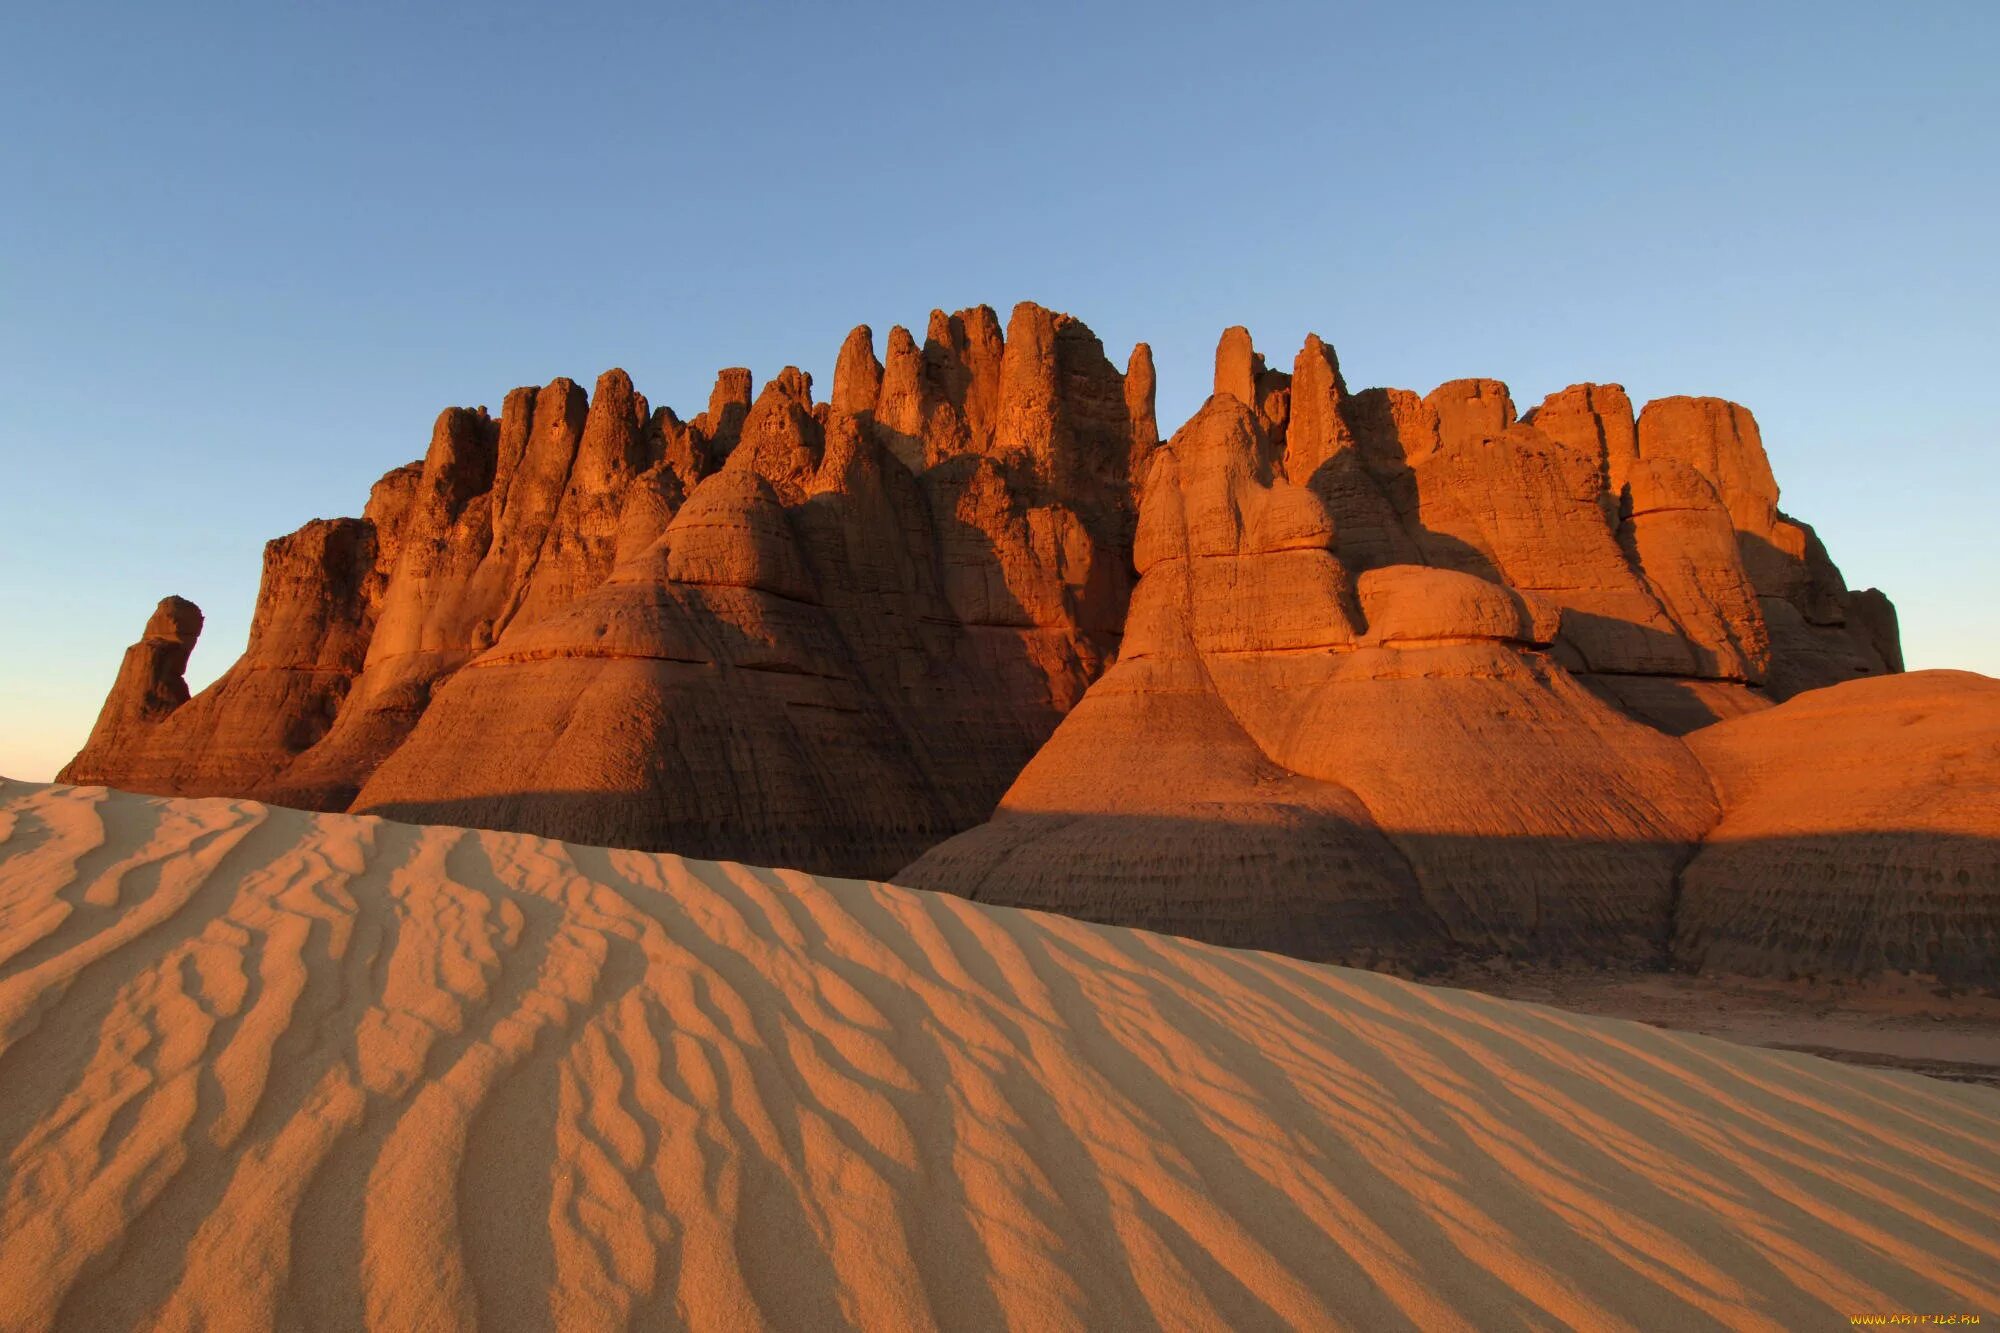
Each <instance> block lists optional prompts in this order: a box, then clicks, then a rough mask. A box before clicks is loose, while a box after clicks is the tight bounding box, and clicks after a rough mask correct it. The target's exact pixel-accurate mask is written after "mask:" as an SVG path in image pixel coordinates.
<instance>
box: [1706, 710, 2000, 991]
mask: <svg viewBox="0 0 2000 1333" xmlns="http://www.w3.org/2000/svg"><path fill="white" fill-rule="evenodd" d="M1688 745H1689V747H1690V748H1691V749H1692V750H1693V751H1694V753H1695V755H1696V756H1697V757H1698V758H1699V759H1700V760H1701V761H1702V763H1703V764H1704V765H1705V766H1706V767H1707V769H1708V771H1709V773H1710V774H1711V775H1712V776H1713V777H1714V779H1715V787H1716V792H1717V794H1718V795H1719V796H1720V797H1721V799H1722V803H1723V811H1724V814H1723V818H1722V820H1721V822H1720V823H1718V824H1717V825H1716V826H1715V828H1714V829H1713V830H1712V831H1711V832H1710V833H1709V835H1708V839H1707V841H1706V842H1705V843H1704V844H1703V845H1702V847H1701V850H1700V852H1699V854H1697V855H1696V856H1695V858H1694V860H1693V861H1692V862H1691V863H1690V864H1689V865H1688V867H1687V869H1686V870H1685V871H1684V872H1683V874H1682V877H1681V879H1682V890H1681V903H1680V911H1679V913H1678V915H1677V918H1676V921H1675V946H1674V951H1675V955H1676V957H1677V958H1678V959H1679V960H1680V961H1681V962H1682V963H1683V964H1685V965H1686V966H1689V967H1701V968H1709V969H1719V970H1725V971H1738V972H1762V973H1776V974H1778V975H1805V976H1819V977H1828V976H1831V977H1841V976H1866V975H1868V974H1870V973H1873V972H1878V971H1894V972H1914V973H1919V974H1924V975H1929V976H1936V977H1939V978H1941V979H1943V980H1945V981H1947V982H1958V983H1966V984H1973V985H1984V986H1993V985H2000V681H1995V680H1990V679H1988V678H1987V677H1985V676H1977V675H1973V674H1972V673H1970V672H1966V671H1920V672H1915V673H1913V674H1911V675H1907V676H1893V677H1885V678H1882V679H1875V680H1860V681H1854V682H1851V683H1849V684H1846V685H1842V686H1840V687H1839V688H1837V689H1828V690H1814V691H1812V692H1811V693H1808V694H1803V695H1800V696H1799V697H1797V698H1795V699H1792V700H1790V701H1789V702H1787V703H1784V704H1781V705H1779V706H1778V707H1776V708H1772V709H1767V710H1765V711H1763V712H1760V713H1757V714H1754V715H1752V716H1748V717H1742V718H1738V719H1735V720H1733V721H1729V722H1724V723H1720V724H1718V725H1716V726H1713V727H1707V728H1704V729H1703V730H1701V731H1697V732H1695V733H1693V734H1692V735H1690V736H1689V737H1688Z"/></svg>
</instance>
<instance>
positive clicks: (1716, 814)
mask: <svg viewBox="0 0 2000 1333" xmlns="http://www.w3.org/2000/svg"><path fill="white" fill-rule="evenodd" d="M1154 385H1155V370H1154V366H1153V360H1152V353H1151V350H1150V348H1148V347H1147V346H1146V345H1145V344H1143V343H1141V344H1139V345H1138V347H1136V348H1135V349H1134V350H1133V351H1132V353H1131V356H1130V358H1129V360H1128V361H1127V366H1126V370H1125V371H1124V372H1121V371H1120V370H1119V369H1118V368H1117V367H1116V366H1115V365H1114V364H1113V363H1112V361H1111V360H1110V359H1108V358H1107V357H1106V355H1105V352H1104V349H1103V347H1102V346H1101V344H1100V343H1099V341H1098V339H1097V338H1096V337H1095V336H1094V335H1093V334H1092V333H1091V332H1090V330H1089V329H1088V328H1086V327H1085V326H1084V325H1083V324H1082V323H1080V322H1079V321H1077V320H1075V319H1073V318H1071V317H1070V316H1068V315H1063V314H1058V313H1055V312H1053V311H1050V310H1046V309H1043V308H1042V307H1040V306H1036V305H1032V304H1023V305H1021V306H1018V307H1016V308H1015V310H1014V311H1013V313H1012V315H1011V317H1010V318H1009V319H1008V320H1007V321H1006V323H1005V327H1004V329H1003V327H1002V323H1001V321H1000V319H999V318H998V316H997V315H996V314H995V313H994V312H993V311H992V310H990V309H988V308H985V307H979V308H976V309H972V310H964V311H959V312H957V313H956V314H949V315H948V314H946V313H944V312H942V311H939V312H933V314H932V316H931V318H930V320H929V323H928V326H927V328H926V333H925V337H924V338H923V339H922V341H921V342H920V341H919V340H918V339H916V338H915V337H914V336H913V335H912V334H911V333H909V332H908V331H907V330H905V329H902V328H896V329H893V330H891V332H890V334H889V336H888V338H887V340H886V343H885V344H884V345H883V347H882V352H881V355H880V356H879V357H878V353H877V344H876V339H875V337H874V335H873V334H872V333H871V331H870V330H869V329H868V328H866V327H865V326H864V327H861V328H857V329H856V330H854V332H853V333H852V334H850V335H849V336H848V338H847V339H846V341H845V343H844V344H843V345H842V347H841V348H840V350H839V355H838V358H837V361H836V365H835V371H834V376H833V384H832V386H831V392H830V401H826V402H818V401H815V399H814V396H813V385H812V382H811V380H810V378H809V377H808V376H806V375H804V374H803V373H801V372H800V371H798V370H796V369H792V368H786V369H785V370H783V371H782V372H780V373H779V374H778V375H776V376H774V377H773V378H771V379H770V380H769V381H767V382H766V383H764V384H763V385H762V386H761V387H758V386H755V385H754V384H753V378H752V376H751V374H750V372H749V371H747V370H742V369H732V370H725V371H723V372H722V373H721V375H720V376H719V377H718V380H717V384H716V388H715V392H714V394H713V395H712V396H711V399H710V402H709V403H708V405H707V408H706V409H705V410H704V411H703V412H702V413H700V414H699V415H697V416H695V417H694V418H693V419H692V420H688V421H683V420H681V419H680V418H679V417H678V416H676V415H675V414H674V413H673V412H672V411H671V410H669V409H666V408H660V409H657V410H656V409H652V408H650V407H649V405H648V404H647V402H646V400H645V398H644V397H643V396H641V395H640V394H639V393H638V392H637V391H636V390H635V389H634V388H633V386H632V384H631V382H630V380H629V379H628V378H627V377H626V375H625V374H624V372H622V371H617V370H613V371H609V372H606V373H605V374H604V375H603V376H601V377H600V378H599V380H598V381H597V384H596V387H595V389H594V390H593V391H592V392H591V393H589V394H586V393H585V392H584V391H583V389H582V388H581V387H580V386H579V385H577V384H575V383H573V382H571V381H569V380H566V379H558V380H556V381H555V382H553V383H551V384H550V385H548V386H547V387H545V388H541V389H534V388H524V389H517V390H515V391H514V392H513V393H511V394H509V395H508V396H507V398H506V401H505V404H504V406H503V408H502V410H501V412H500V414H499V415H498V416H497V417H492V416H489V415H488V414H487V413H486V412H485V410H484V409H480V410H477V411H472V410H467V409H462V408H453V409H449V410H447V411H446V412H445V413H443V414H442V415H441V416H440V417H439V418H438V421H437V425H436V428H435V430H434V432H433V436H432V440H431V445H430V448H429V450H428V452H427V454H426V455H425V457H424V458H423V459H422V460H421V461H420V462H418V463H413V464H410V465H409V466H407V467H404V468H400V469H398V470H396V471H394V472H392V473H390V474H389V475H388V476H386V477H384V478H383V479H382V481H381V482H380V483H378V484H377V486H376V487H375V490H374V493H373V494H372V495H371V497H370V499H369V502H368V506H367V508H366V510H365V512H364V516H363V517H362V518H361V519H341V520H332V521H322V522H315V523H312V524H308V525H307V526H306V527H305V528H303V529H301V530H300V531H299V532H297V533H294V534H293V535H291V536H289V537H285V538H281V539H279V540H278V541H275V542H273V543H271V544H270V546H269V547H268V548H267V550H266V555H265V571H264V584H263V588H262V591H261V593H260V596H259V601H258V608H257V613H256V619H255V625H254V627H253V630H252V634H251V640H250V646H249V649H248V651H247V652H246V653H245V655H244V657H243V658H242V660H241V661H239V662H238V663H237V664H236V665H235V666H234V667H232V668H231V670H230V671H229V672H228V673H227V674H225V675H224V676H223V677H222V678H221V679H220V680H218V681H217V682H216V683H215V684H214V685H212V686H210V687H209V688H208V689H207V690H204V691H203V692H202V693H201V694H199V695H197V696H195V697H193V698H191V699H190V698H188V697H187V690H186V686H185V684H184V681H183V678H182V669H183V668H184V666H185V662H186V657H187V651H188V649H189V648H190V647H191V646H192V642H193V636H194V634H195V633H197V632H198V629H199V612H198V611H195V610H194V608H193V607H192V606H191V605H190V604H188V603H185V602H181V601H179V600H178V599H170V600H169V602H167V603H163V604H162V607H161V611H160V613H159V614H158V615H156V616H155V618H154V622H153V623H152V624H150V625H149V626H148V629H147V633H146V636H145V638H144V639H143V640H142V641H141V642H140V643H139V644H137V645H135V646H134V647H133V648H132V649H131V650H130V652H129V653H128V656H127V659H126V662H125V665H124V667H123V668H122V669H121V672H120V675H119V678H118V682H117V684H116V685H115V686H114V688H113V691H112V694H111V697H110V698H109V699H108V700H107V701H106V704H105V709H104V715H103V717H102V718H101V719H100V722H99V724H98V726H97V728H96V730H95V731H94V732H93V733H92V736H91V738H90V741H89V743H88V744H87V745H86V747H85V748H84V750H83V752H82V753H80V754H79V755H78V756H77V758H76V759H75V761H74V762H73V763H72V764H71V765H70V767H69V769H68V770H66V772H65V774H64V778H65V779H66V780H68V781H73V782H79V783H104V784H108V785H112V786H119V787H125V788H129V789H133V790H139V791H146V792H155V793H164V794H187V795H233V796H254V797H258V798H261V799H265V800H270V801H273V802H277V803H281V804H289V805H294V806H299V807H303V808H310V809H321V810H342V809H351V810H355V811H363V812H378V813H384V814H390V815H393V816H396V817H399V818H405V819H415V820H433V821H439V822H449V823H454V824H464V825H473V826H480V827H490V828H505V829H518V830H523V831H527V832H534V833H541V834H549V835H556V836H561V837H564V838H568V839H572V840H576V841H580V842H588V843H597V844H610V845H618V846H627V847H633V848H640V849H649V850H671V851H676V852H680V853H684V854H688V855H694V856H702V857H713V858H728V859H737V860H743V861H748V862H754V863H761V864H779V865H792V866H799V867H802V868H806V869H810V870H814V871H819V872H826V873H836V874H850V875H863V876H888V875H891V874H895V873H898V872H901V873H902V875H903V876H904V878H906V879H907V880H908V882H911V883H915V884H919V885H923V886H927V887H937V888H943V889H949V890H952V891H956V892H965V893H972V894H976V895H978V896H980V897H982V898H986V899H990V900H993V901H1000V902H1010V903H1016V904H1021V905H1030V906H1043V907H1049V908H1053V909H1055V910H1061V911H1067V912H1073V913H1076V914H1079V915H1084V916H1089V917H1094V918H1096V919H1099V920H1109V921H1116V922H1121V923H1127V924H1138V925H1144V926H1148V927H1151V928H1155V929H1161V930H1167V931H1172V932H1175V933H1180V934H1186V935H1194V936H1200V937H1203V938H1208V939H1213V940H1218V941H1221V942H1225V943H1236V944H1249V945H1255V946H1258V947H1265V948H1274V949H1282V950H1287V951H1290V952H1295V953H1303V954H1307V955H1309V956H1323V957H1369V956H1378V955H1382V956H1410V957H1434V956H1442V955H1445V954H1449V953H1452V952H1454V951H1462V950H1467V949H1472V950H1480V951H1492V950H1500V951H1506V952H1518V953H1527V954H1534V955H1543V956H1546V955H1556V956H1564V957H1568V956H1584V957H1596V958H1618V959H1630V960H1642V961H1643V960H1651V961H1659V960H1662V959H1665V958H1666V957H1668V956H1669V951H1670V948H1671V945H1672V941H1673V940H1674V939H1675V938H1676V934H1675V921H1674V918H1673V913H1674V911H1675V904H1676V902H1677V900H1678V896H1679V893H1680V890H1681V868H1682V867H1683V865H1685V864H1686V863H1687V862H1688V860H1689V858H1690V857H1691V856H1693V855H1694V852H1695V849H1696V848H1697V847H1699V846H1701V845H1702V843H1703V839H1704V838H1705V837H1707V836H1708V834H1709V831H1710V830H1711V829H1713V828H1715V827H1716V826H1717V825H1718V822H1719V821H1723V822H1726V821H1727V820H1728V819H1729V818H1730V817H1731V815H1730V812H1729V811H1728V810H1727V808H1726V807H1727V803H1728V801H1729V800H1730V799H1731V798H1730V796H1729V794H1728V791H1727V790H1724V791H1723V792H1722V796H1721V803H1720V804H1719V803H1718V795H1717V792H1718V787H1717V785H1716V783H1715V782H1714V781H1713V777H1712V774H1711V773H1710V771H1709V770H1708V768H1706V767H1705V766H1704V761H1705V758H1706V757H1708V756H1710V755H1712V754H1715V753H1720V751H1719V750H1716V749H1715V748H1714V747H1712V746H1709V747H1705V746H1703V745H1701V744H1696V745H1693V746H1690V744H1689V743H1688V742H1687V741H1685V740H1683V739H1682V737H1684V736H1686V735H1687V734H1689V733H1697V734H1703V733H1699V732H1698V729H1700V728H1705V727H1712V726H1714V725H1715V724H1717V723H1721V722H1723V721H1725V720H1726V719H1730V718H1737V717H1745V716H1748V715H1754V714H1757V713H1760V712H1762V711H1763V710H1766V709H1769V708H1770V707H1771V706H1772V705H1773V704H1774V703H1776V702H1779V701H1781V700H1784V699H1787V698H1790V697H1792V696H1794V695H1797V694H1799V693H1801V692H1804V691H1808V690H1814V689H1817V688H1820V687H1825V686H1833V685H1838V684H1840V683H1841V682H1844V681H1852V680H1855V679H1857V678H1862V677H1869V676H1879V675H1883V674H1886V673H1890V672H1894V671H1897V670H1900V666H1901V662H1900V651H1899V649H1898V646H1897V638H1896V625H1895V613H1894V610H1893V608H1892V607H1891V606H1890V605H1889V603H1888V601H1887V599H1886V598H1884V597H1882V596H1881V594H1879V593H1876V592H1874V591H1872V590H1869V591H1866V592H1859V593H1857V592H1851V591H1849V590H1848V589H1847V588H1846V587H1845V585H1844V584H1843V582H1842V581H1841V578H1840V574H1839V572H1838V570H1837V569H1835V567H1834V566H1833V564H1832V562H1831V561H1830V560H1829V559H1828V558H1827V556H1826V552H1825V550H1824V549H1823V548H1822V547H1821V545H1820V543H1819V542H1818V540H1817V538H1815V537H1814V536H1813V534H1812V530H1811V529H1810V528H1808V527H1806V526H1805V525H1803V524H1801V523H1798V522H1797V521H1795V520H1793V519H1791V518H1789V517H1787V516H1786V515H1785V514H1783V513H1782V512H1781V511H1780V510H1779V509H1778V489H1777V485H1776V483H1775V481H1774V480H1773V479H1772V475H1771V469H1770V466H1769V463H1768V460H1767V459H1766V457H1765V454H1764V450H1763V445H1762V441H1761V439H1760V437H1759V435H1758V431H1757V427H1756V423H1755V422H1754V420H1752V418H1751V416H1750V414H1749V413H1748V412H1747V411H1746V410H1745V409H1743V408H1741V407H1738V406H1736V405H1734V404H1731V403H1726V402H1722V401H1721V400H1717V399H1703V398H1670V399H1664V400H1661V401H1658V402H1654V403H1651V404H1648V405H1647V406H1646V407H1645V408H1644V410H1643V411H1638V412H1635V411H1634V408H1633V405H1632V403H1631V402H1630V400H1629V399H1628V398H1627V396H1626V394H1625V392H1624V390H1623V389H1621V388H1619V387H1618V386H1616V385H1603V384H1583V385H1575V386H1572V387H1570V388H1568V389H1565V390H1563V391H1561V392H1559V393H1556V394H1552V395H1550V396H1549V398H1548V399H1547V400H1545V401H1544V402H1543V403H1541V404H1540V405H1539V406H1537V407H1534V408H1532V409H1530V410H1528V411H1526V412H1520V411H1517V409H1516V406H1515V404H1514V402H1513V400H1512V398H1511V396H1510V394H1509V392H1508V390H1507V387H1506V386H1505V385H1503V384H1500V383H1498V382H1497V381H1493V380H1479V379H1468V380H1455V381H1452V382H1450V383H1447V384H1445V385H1442V386H1440V387H1439V388H1437V389H1435V390H1433V391H1432V392H1431V393H1429V394H1427V395H1422V396H1419V395H1417V394H1414V393H1411V392H1408V391H1405V390H1398V389H1369V390H1364V391H1360V392H1354V391H1350V390H1349V389H1348V387H1347V385H1346V383H1345V381H1344V379H1343V377H1342V375H1341V372H1340V368H1339V364H1338V361H1337V359H1336V357H1335V355H1334V352H1333V350H1332V348H1331V347H1329V346H1327V345H1326V344H1325V343H1324V342H1322V341H1321V340H1320V339H1319V338H1318V337H1317V336H1315V337H1312V338H1309V339H1308V340H1307V342H1306V345H1305V347H1304V348H1302V349H1301V350H1300V351H1299V353H1298V355H1297V356H1296V357H1295V358H1294V360H1293V362H1292V369H1291V371H1290V372H1289V373H1286V372H1283V371H1278V370H1273V369H1271V368H1270V367H1269V366H1267V364H1266V362H1265V359H1264V357H1263V356H1262V355H1261V354H1260V353H1258V352H1257V351H1256V349H1255V348H1254V346H1253V344H1252V341H1251V337H1250V334H1249V333H1248V332H1247V331H1246V330H1244V329H1241V328H1236V329H1231V330H1229V331H1228V332H1227V333H1225V334H1224V335H1223V338H1222V340H1221V343H1220V345H1219V346H1218V349H1217V353H1216V359H1215V385H1214V388H1215V392H1214V395H1213V396H1212V397H1211V398H1210V399H1209V400H1208V402H1207V403H1206V404H1205V405H1204V406H1203V408H1202V409H1201V411H1200V412H1199V413H1198V414H1197V415H1196V416H1195V417H1194V418H1193V419H1192V420H1191V421H1189V422H1188V423H1187V424H1186V425H1185V426H1183V427H1182V428H1181V430H1180V431H1179V432H1178V433H1176V434H1175V436H1174V437H1173V439H1172V440H1171V441H1169V442H1167V443H1165V444H1162V442H1161V440H1160V438H1159V430H1158V427H1157V425H1156V416H1155V412H1154V407H1153V394H1154ZM1031 761H1032V762H1031ZM1003 795H1004V800H1003ZM989 820H990V822H986V821H989ZM968 830H969V831H968ZM955 834H962V835H963V836H960V837H956V838H954V837H953V835H955ZM947 840H949V841H947ZM1836 844H1837V840H1835V841H1834V842H1829V843H1827V845H1826V847H1825V848H1824V849H1823V852H1822V853H1815V854H1823V855H1826V856H1836V855H1838V848H1837V845H1836ZM1919 859H1921V858H1919ZM1704 929H1705V928H1704ZM1732 929H1733V928H1732ZM1698 935H1700V931H1696V932H1695V934H1694V935H1684V937H1685V938H1687V939H1693V938H1695V937H1696V936H1698ZM1690 947H1692V946H1690ZM1927 947H1928V946H1927V945H1926V944H1925V943H1924V942H1923V941H1921V940H1920V941H1915V942H1913V943H1911V944H1910V945H1909V946H1908V948H1906V949H1904V950H1903V951H1902V952H1901V953H1896V954H1895V959H1894V960H1890V963H1883V957H1886V955H1884V956H1883V957H1878V958H1876V959H1875V962H1876V963H1877V964H1882V965H1892V964H1893V965H1911V966H1919V967H1920V965H1921V964H1922V963H1923V961H1924V959H1925V957H1927V955H1926V953H1925V950H1926V948H1927ZM1779 952H1782V951H1779ZM1890 952H1891V953H1895V951H1894V950H1891V951H1890ZM1771 956H1772V957H1775V956H1776V954H1772V955H1771ZM1732 957H1736V956H1734V955H1732ZM1749 957H1750V955H1748V954H1744V955H1742V956H1740V957H1736V961H1738V962H1743V961H1745V960H1746V959H1748V958H1749ZM1896 960H1900V961H1896Z"/></svg>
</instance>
